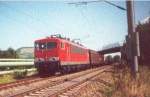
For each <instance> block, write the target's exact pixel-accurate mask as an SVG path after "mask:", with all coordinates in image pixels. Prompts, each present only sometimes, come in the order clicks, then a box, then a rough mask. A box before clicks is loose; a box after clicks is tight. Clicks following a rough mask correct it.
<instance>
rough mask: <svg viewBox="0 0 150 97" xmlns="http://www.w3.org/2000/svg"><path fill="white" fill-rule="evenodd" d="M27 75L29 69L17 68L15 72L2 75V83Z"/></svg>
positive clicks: (0, 81)
mask: <svg viewBox="0 0 150 97" xmlns="http://www.w3.org/2000/svg"><path fill="white" fill-rule="evenodd" d="M26 76H27V71H26V70H24V71H18V70H15V71H14V73H13V74H5V75H1V76H0V84H5V83H10V82H14V81H16V80H19V79H22V78H25V77H26Z"/></svg>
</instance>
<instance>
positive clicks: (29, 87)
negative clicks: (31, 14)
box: [0, 66, 110, 97]
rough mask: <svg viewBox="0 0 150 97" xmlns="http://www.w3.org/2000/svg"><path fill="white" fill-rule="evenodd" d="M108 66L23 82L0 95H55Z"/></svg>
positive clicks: (79, 83) (11, 96) (35, 96)
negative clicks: (23, 83) (27, 82)
mask: <svg viewBox="0 0 150 97" xmlns="http://www.w3.org/2000/svg"><path fill="white" fill-rule="evenodd" d="M108 68H110V66H103V67H100V68H96V69H90V70H86V71H82V72H78V73H74V74H68V75H64V76H60V77H55V78H48V79H45V80H41V81H37V82H33V83H29V84H25V85H22V86H17V87H11V88H9V89H6V90H2V91H0V97H49V96H50V97H57V96H61V94H62V93H64V92H67V91H68V90H70V89H72V88H74V87H77V86H80V85H81V84H83V83H86V81H87V80H89V79H91V78H94V77H95V76H97V75H98V74H100V73H101V72H103V71H104V70H106V69H108Z"/></svg>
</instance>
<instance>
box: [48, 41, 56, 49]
mask: <svg viewBox="0 0 150 97" xmlns="http://www.w3.org/2000/svg"><path fill="white" fill-rule="evenodd" d="M56 47H57V44H56V42H48V43H47V49H53V48H56Z"/></svg>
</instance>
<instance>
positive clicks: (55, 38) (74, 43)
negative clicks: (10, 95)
mask: <svg viewBox="0 0 150 97" xmlns="http://www.w3.org/2000/svg"><path fill="white" fill-rule="evenodd" d="M48 39H51V40H59V41H63V42H67V43H69V44H72V45H75V46H78V47H81V48H84V49H87V48H86V47H85V46H83V45H82V44H78V43H76V42H73V41H70V40H68V39H66V38H58V37H46V38H42V39H38V40H35V42H40V41H46V40H48Z"/></svg>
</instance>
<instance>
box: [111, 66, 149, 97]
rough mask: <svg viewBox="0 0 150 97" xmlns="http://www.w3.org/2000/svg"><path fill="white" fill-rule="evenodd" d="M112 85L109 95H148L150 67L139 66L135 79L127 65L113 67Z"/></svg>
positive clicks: (131, 96)
mask: <svg viewBox="0 0 150 97" xmlns="http://www.w3.org/2000/svg"><path fill="white" fill-rule="evenodd" d="M112 76H113V80H114V85H113V87H111V92H112V93H111V96H109V97H150V67H148V66H140V67H139V73H138V75H137V78H136V79H133V77H132V75H131V70H130V68H129V67H127V66H122V67H121V68H119V67H118V66H116V67H114V73H113V74H112Z"/></svg>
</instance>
